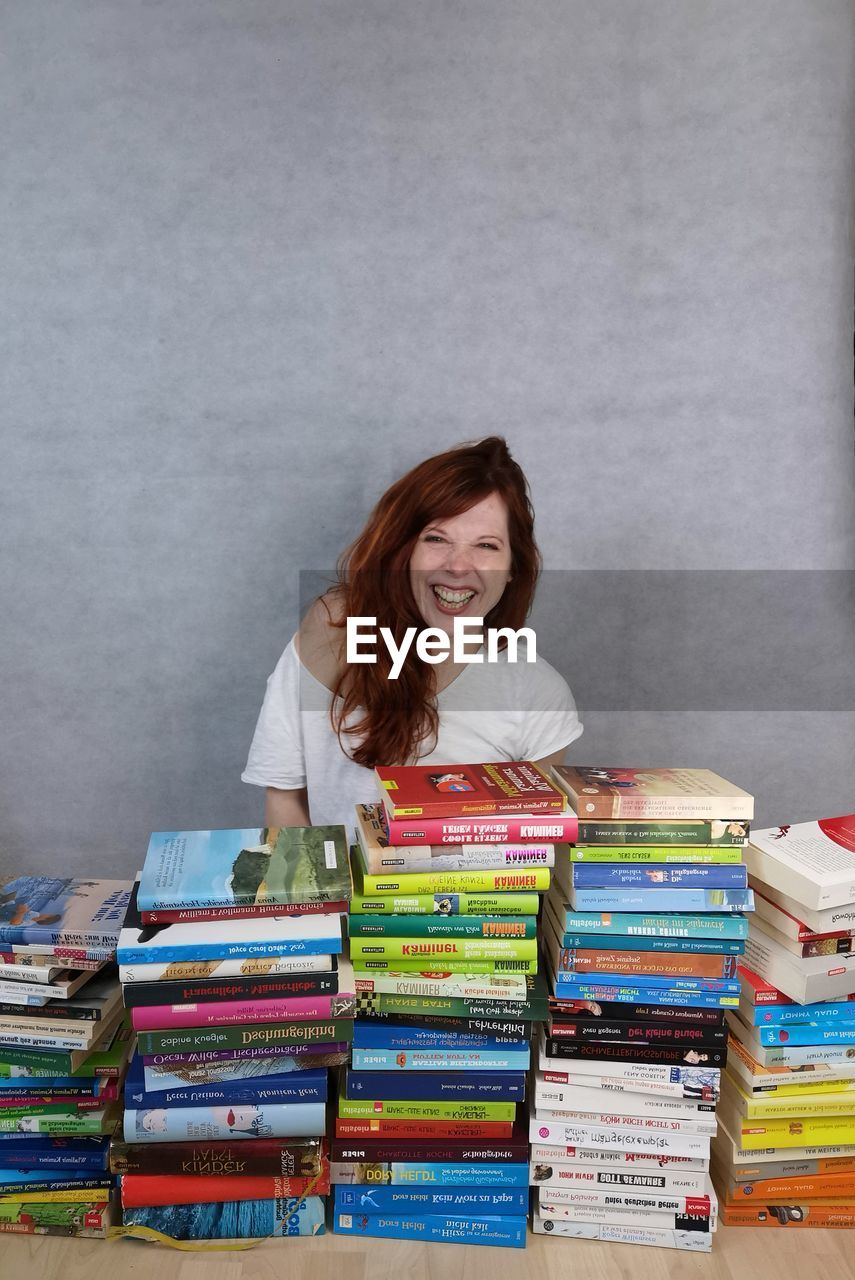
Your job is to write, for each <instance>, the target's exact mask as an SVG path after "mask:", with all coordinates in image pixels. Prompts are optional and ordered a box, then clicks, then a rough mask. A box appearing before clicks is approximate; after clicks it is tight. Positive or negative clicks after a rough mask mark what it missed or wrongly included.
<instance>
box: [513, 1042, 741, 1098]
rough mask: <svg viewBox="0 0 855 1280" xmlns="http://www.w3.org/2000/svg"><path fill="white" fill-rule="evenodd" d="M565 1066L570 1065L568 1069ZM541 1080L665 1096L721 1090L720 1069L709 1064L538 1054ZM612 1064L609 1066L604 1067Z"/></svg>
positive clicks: (714, 1095)
mask: <svg viewBox="0 0 855 1280" xmlns="http://www.w3.org/2000/svg"><path fill="white" fill-rule="evenodd" d="M568 1066H569V1068H570V1069H568ZM538 1067H539V1070H540V1072H541V1075H542V1076H543V1079H544V1080H547V1081H550V1082H551V1083H553V1084H563V1085H568V1086H569V1085H572V1086H574V1087H577V1088H582V1089H589V1088H590V1089H600V1088H603V1087H605V1088H606V1089H607V1090H608V1091H609V1092H610V1093H614V1094H618V1093H626V1092H630V1093H639V1092H641V1093H644V1094H645V1095H646V1094H650V1095H652V1096H654V1097H655V1096H658V1097H667V1098H686V1099H690V1098H693V1099H700V1100H703V1101H704V1102H716V1101H717V1099H718V1096H719V1092H720V1080H719V1076H720V1074H721V1073H720V1071H718V1069H716V1068H712V1069H710V1068H708V1067H658V1066H655V1065H654V1066H647V1065H637V1064H635V1063H627V1064H623V1063H615V1064H608V1063H596V1062H579V1063H576V1062H573V1063H570V1064H568V1063H567V1062H566V1061H565V1062H562V1061H561V1060H559V1061H558V1062H557V1063H556V1061H555V1060H554V1059H552V1058H549V1057H547V1056H546V1054H541V1055H539V1057H538ZM606 1067H611V1069H610V1070H605V1069H604V1068H606Z"/></svg>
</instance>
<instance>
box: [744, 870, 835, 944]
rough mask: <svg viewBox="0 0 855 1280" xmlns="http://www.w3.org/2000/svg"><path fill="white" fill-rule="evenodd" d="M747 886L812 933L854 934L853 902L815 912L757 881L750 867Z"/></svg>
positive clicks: (762, 881) (769, 885)
mask: <svg viewBox="0 0 855 1280" xmlns="http://www.w3.org/2000/svg"><path fill="white" fill-rule="evenodd" d="M748 884H749V885H750V887H751V888H752V889H754V891H755V892H757V891H758V890H759V891H760V893H762V894H763V897H764V898H766V899H767V901H769V902H772V903H774V904H775V906H777V907H780V908H781V909H782V910H783V911H786V912H787V913H788V914H789V915H791V916H793V917H795V918H796V919H797V920H799V921H800V923H802V924H804V925H805V926H806V928H809V929H812V930H813V932H814V933H825V934H828V933H851V932H855V902H847V903H844V904H843V905H842V906H839V907H822V908H821V909H820V910H815V909H814V908H813V907H808V906H805V904H804V903H803V902H797V901H796V899H795V898H791V897H789V896H788V895H787V894H786V893H781V892H780V891H779V890H778V889H775V888H774V887H773V886H772V885H771V884H768V883H767V882H766V881H765V880H758V878H757V877H756V876H755V875H753V874H752V871H751V867H750V866H749V867H748Z"/></svg>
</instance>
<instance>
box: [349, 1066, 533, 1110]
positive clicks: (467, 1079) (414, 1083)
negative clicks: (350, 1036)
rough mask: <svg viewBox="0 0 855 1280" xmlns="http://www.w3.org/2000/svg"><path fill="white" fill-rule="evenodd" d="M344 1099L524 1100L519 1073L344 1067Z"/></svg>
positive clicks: (523, 1086) (523, 1081) (521, 1075)
mask: <svg viewBox="0 0 855 1280" xmlns="http://www.w3.org/2000/svg"><path fill="white" fill-rule="evenodd" d="M344 1097H345V1098H375V1099H383V1098H387V1097H388V1098H392V1099H394V1100H395V1101H396V1102H402V1101H405V1100H408V1099H414V1100H415V1099H418V1100H419V1101H421V1100H424V1101H427V1102H451V1103H457V1102H522V1100H523V1098H524V1097H525V1074H524V1072H523V1071H508V1072H500V1071H482V1072H478V1071H461V1072H458V1073H453V1072H450V1073H446V1074H444V1075H442V1076H439V1077H437V1076H436V1075H432V1074H430V1073H425V1074H424V1075H421V1074H419V1073H418V1072H417V1071H410V1072H404V1071H402V1072H400V1073H398V1072H389V1071H381V1070H377V1069H372V1070H368V1071H355V1070H353V1069H352V1068H348V1069H347V1071H346V1072H345V1077H344Z"/></svg>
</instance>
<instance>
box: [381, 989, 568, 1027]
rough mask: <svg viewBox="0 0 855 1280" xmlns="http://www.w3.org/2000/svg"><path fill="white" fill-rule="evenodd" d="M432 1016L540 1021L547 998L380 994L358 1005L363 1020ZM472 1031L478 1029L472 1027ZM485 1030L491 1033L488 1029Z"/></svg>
mask: <svg viewBox="0 0 855 1280" xmlns="http://www.w3.org/2000/svg"><path fill="white" fill-rule="evenodd" d="M369 982H371V980H370V979H369ZM358 989H359V988H357V990H358ZM431 1016H437V1017H443V1018H453V1019H457V1018H462V1019H467V1020H468V1021H472V1020H473V1019H474V1020H479V1021H483V1022H503V1021H505V1020H506V1019H512V1020H514V1021H517V1020H519V1021H524V1022H540V1021H541V1020H542V1019H543V1018H545V1017H546V998H545V997H540V996H538V997H537V998H536V999H533V1000H528V999H523V1000H513V999H508V998H507V995H506V994H505V995H502V996H498V997H495V996H494V997H492V998H490V997H488V998H487V999H481V998H479V997H468V996H444V995H435V996H431V995H425V996H422V995H407V994H401V993H385V994H379V993H378V994H376V995H375V994H371V995H368V994H361V995H360V999H359V1002H358V1004H357V1017H359V1018H378V1017H392V1018H399V1019H401V1020H404V1021H405V1020H407V1019H412V1018H423V1017H431ZM468 1029H469V1030H474V1028H473V1027H471V1026H470V1027H469V1028H468ZM484 1030H485V1032H487V1028H486V1027H485V1029H484ZM487 1033H488V1034H492V1032H487Z"/></svg>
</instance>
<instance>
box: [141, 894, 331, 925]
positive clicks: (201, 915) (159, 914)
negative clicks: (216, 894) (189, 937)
mask: <svg viewBox="0 0 855 1280" xmlns="http://www.w3.org/2000/svg"><path fill="white" fill-rule="evenodd" d="M347 906H348V904H347V900H346V899H345V898H335V899H327V898H318V899H315V900H314V901H312V902H256V903H253V904H252V905H251V906H223V905H217V904H216V903H208V904H205V903H203V902H201V901H197V902H195V903H180V902H173V903H172V904H171V905H167V904H166V903H164V904H163V906H160V905H152V906H151V907H147V908H143V907H142V905H141V904H140V919H141V920H142V922H143V924H192V923H199V924H204V923H206V922H208V921H215V920H258V919H262V918H267V917H270V916H280V917H281V916H305V915H319V914H320V915H346V914H347Z"/></svg>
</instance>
